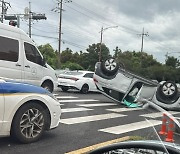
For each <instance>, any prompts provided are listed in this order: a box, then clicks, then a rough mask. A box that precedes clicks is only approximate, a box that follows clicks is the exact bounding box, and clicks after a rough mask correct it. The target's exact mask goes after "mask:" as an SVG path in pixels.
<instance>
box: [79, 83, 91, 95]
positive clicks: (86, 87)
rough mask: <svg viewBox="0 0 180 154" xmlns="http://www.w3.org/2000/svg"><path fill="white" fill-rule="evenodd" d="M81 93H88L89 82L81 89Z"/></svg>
mask: <svg viewBox="0 0 180 154" xmlns="http://www.w3.org/2000/svg"><path fill="white" fill-rule="evenodd" d="M80 92H81V93H83V94H87V93H88V92H89V86H88V84H84V85H83V86H82V88H81V90H80Z"/></svg>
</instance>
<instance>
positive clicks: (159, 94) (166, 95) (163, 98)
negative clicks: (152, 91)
mask: <svg viewBox="0 0 180 154" xmlns="http://www.w3.org/2000/svg"><path fill="white" fill-rule="evenodd" d="M167 87H169V89H168V88H167ZM171 87H173V88H172V89H173V90H172V91H171ZM166 89H167V90H166ZM169 91H170V92H169ZM156 99H157V100H158V101H160V102H162V103H165V104H174V103H175V102H176V101H177V100H178V99H179V95H178V89H177V86H176V84H175V83H174V82H171V81H166V82H164V83H163V84H162V85H160V86H159V87H158V88H157V91H156Z"/></svg>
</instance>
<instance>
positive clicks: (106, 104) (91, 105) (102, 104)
mask: <svg viewBox="0 0 180 154" xmlns="http://www.w3.org/2000/svg"><path fill="white" fill-rule="evenodd" d="M77 105H78V106H83V107H96V106H110V105H117V104H113V103H99V104H77Z"/></svg>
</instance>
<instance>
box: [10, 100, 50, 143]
mask: <svg viewBox="0 0 180 154" xmlns="http://www.w3.org/2000/svg"><path fill="white" fill-rule="evenodd" d="M47 126H48V114H47V113H46V111H45V109H44V108H43V107H42V106H41V105H39V104H37V103H33V102H30V103H27V104H24V105H23V106H21V107H20V108H19V109H18V111H17V112H16V114H15V117H14V119H13V122H12V127H11V135H12V136H13V137H15V139H17V140H18V141H19V142H21V143H32V142H35V141H38V140H39V139H40V137H41V136H42V134H43V133H44V131H45V130H46V128H47Z"/></svg>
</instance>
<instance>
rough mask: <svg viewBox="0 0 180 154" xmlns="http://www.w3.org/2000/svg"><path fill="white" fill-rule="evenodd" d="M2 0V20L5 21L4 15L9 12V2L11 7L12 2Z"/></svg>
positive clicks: (0, 0)
mask: <svg viewBox="0 0 180 154" xmlns="http://www.w3.org/2000/svg"><path fill="white" fill-rule="evenodd" d="M0 2H1V8H2V9H1V22H2V23H3V21H4V15H5V14H6V12H7V9H8V6H7V4H8V5H9V7H11V5H10V3H8V2H5V1H4V0H0Z"/></svg>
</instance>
